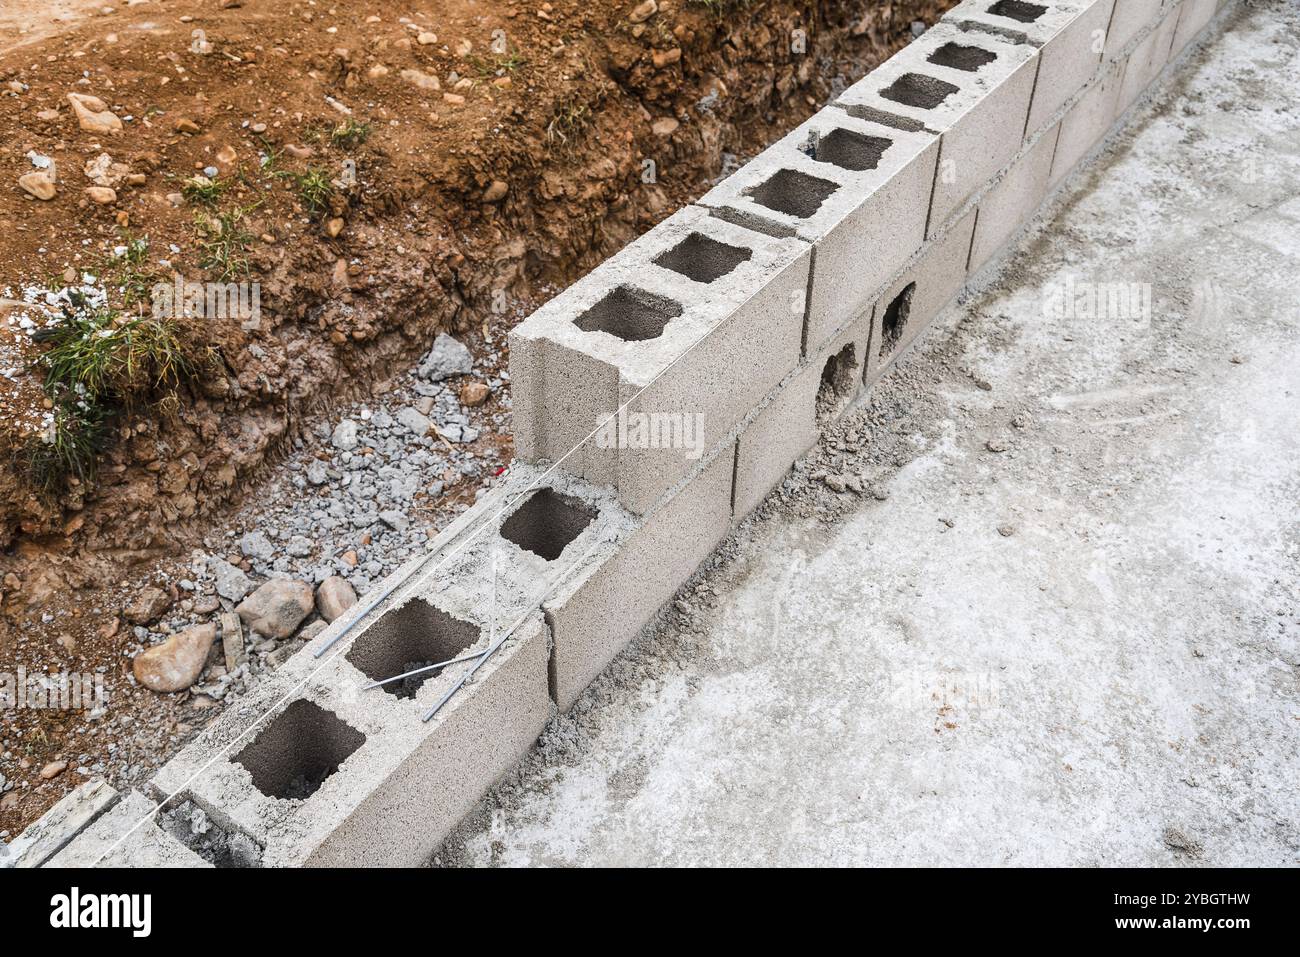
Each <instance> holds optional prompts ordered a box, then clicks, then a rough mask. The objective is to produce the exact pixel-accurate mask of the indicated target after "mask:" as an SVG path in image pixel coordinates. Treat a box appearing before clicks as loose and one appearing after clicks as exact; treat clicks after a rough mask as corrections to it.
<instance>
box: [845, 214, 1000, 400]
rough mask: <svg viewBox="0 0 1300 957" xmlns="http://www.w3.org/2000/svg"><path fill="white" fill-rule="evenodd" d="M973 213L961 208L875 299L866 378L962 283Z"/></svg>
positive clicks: (908, 340) (906, 346)
mask: <svg viewBox="0 0 1300 957" xmlns="http://www.w3.org/2000/svg"><path fill="white" fill-rule="evenodd" d="M977 215H978V214H977V211H976V210H974V209H971V210H969V211H968V212H966V213H965V214H964V215H963V216H962V217H961V218H960V219H958V220H956V221H955V222H953V223H952V224H951V225H950V226H949V227H948V229H947V231H946V232H944V233H943V234H942V235H939V236H936V237H935V238H934V239H932V240H931V241H930V242H928V243H927V244H926V245H925V248H924V249H922V250H921V252H920V253H919V254H918V255H917V257H916V259H915V261H914V262H913V263H912V264H911V265H910V266H909V267H908V268H907V269H906V270H905V271H904V273H903V275H902V276H900V277H899V278H898V279H896V280H895V281H894V283H893V284H892V285H891V286H890V288H889V289H887V290H886V291H885V293H884V295H882V296H881V297H880V301H879V302H878V303H877V304H876V308H875V311H874V315H873V322H872V333H871V348H870V350H869V352H868V354H867V357H866V372H865V376H864V379H865V382H866V383H867V384H868V385H870V384H872V383H874V382H875V381H876V380H877V379H879V378H880V376H881V375H882V374H883V373H884V371H885V370H886V369H888V368H889V366H890V364H891V363H893V362H895V361H896V360H897V359H898V358H899V357H900V356H902V355H903V354H904V353H905V352H906V351H907V350H908V349H909V348H910V347H911V346H912V343H914V342H915V341H916V339H917V338H918V337H919V336H920V335H921V333H922V332H924V331H925V329H926V328H927V327H928V326H929V325H930V323H931V322H932V321H933V320H934V318H935V316H937V315H938V314H939V312H940V311H941V310H942V309H943V307H944V306H946V305H947V304H948V303H950V302H951V301H952V300H953V298H954V297H955V296H956V295H957V293H958V292H960V291H961V288H962V286H963V285H964V284H965V282H966V276H967V271H968V263H969V260H970V253H971V246H972V241H973V236H974V231H975V223H976V219H977Z"/></svg>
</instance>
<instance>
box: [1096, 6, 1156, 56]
mask: <svg viewBox="0 0 1300 957" xmlns="http://www.w3.org/2000/svg"><path fill="white" fill-rule="evenodd" d="M1166 3H1167V0H1115V8H1114V10H1113V11H1112V12H1111V15H1110V27H1109V29H1107V31H1106V52H1105V58H1106V59H1107V60H1115V59H1118V58H1119V56H1120V55H1121V54H1122V53H1123V52H1124V49H1125V48H1126V47H1127V46H1128V45H1129V44H1130V43H1131V42H1133V40H1134V38H1136V37H1137V35H1138V34H1139V33H1141V32H1142V31H1143V30H1144V29H1145V28H1146V27H1148V26H1150V25H1152V24H1154V23H1155V22H1156V20H1158V19H1159V18H1160V12H1161V11H1162V10H1163V9H1164V8H1165V5H1166Z"/></svg>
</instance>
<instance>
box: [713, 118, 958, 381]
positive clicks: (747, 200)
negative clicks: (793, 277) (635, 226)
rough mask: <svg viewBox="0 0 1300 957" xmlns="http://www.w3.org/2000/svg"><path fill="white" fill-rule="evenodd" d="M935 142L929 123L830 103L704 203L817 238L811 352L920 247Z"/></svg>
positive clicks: (763, 225)
mask: <svg viewBox="0 0 1300 957" xmlns="http://www.w3.org/2000/svg"><path fill="white" fill-rule="evenodd" d="M938 151H939V141H938V138H937V137H936V136H935V135H934V134H932V133H928V132H924V131H914V130H913V131H909V130H901V129H896V128H892V127H888V126H882V125H880V124H879V123H875V122H869V121H865V120H860V119H857V118H854V117H852V116H850V115H849V114H847V113H846V112H844V111H843V110H840V109H835V108H827V109H824V110H822V111H821V112H820V113H818V114H817V115H816V116H814V117H813V118H812V119H810V120H808V121H807V122H806V123H804V124H803V125H801V126H799V127H797V128H796V129H795V130H794V131H792V132H791V133H790V134H789V135H787V136H785V137H784V138H782V139H781V140H779V141H778V142H777V143H775V144H773V145H772V146H770V147H768V149H766V150H765V151H764V152H763V153H761V154H760V155H759V156H758V157H756V158H755V159H753V160H751V161H750V162H749V163H747V164H746V165H745V166H743V167H742V168H741V169H739V170H738V171H737V172H735V173H733V174H732V175H731V176H729V177H728V178H727V179H726V180H724V181H723V182H722V183H721V184H719V185H718V186H717V187H715V188H714V189H713V190H711V191H710V192H709V193H707V194H706V195H705V196H704V198H703V199H701V200H700V204H701V205H702V206H707V207H709V208H710V209H712V210H714V212H715V214H716V215H717V216H718V217H720V218H724V219H727V220H730V221H733V222H739V223H744V224H746V225H749V226H751V227H752V228H755V229H760V230H763V231H766V232H769V233H771V234H773V235H778V236H797V237H798V238H800V239H802V240H805V241H806V242H808V243H811V244H812V245H813V246H814V250H815V251H814V259H813V266H812V288H811V290H810V292H809V296H808V311H807V317H808V322H807V330H806V333H805V336H804V350H803V351H804V354H805V355H812V354H814V353H816V352H817V351H818V349H819V348H820V347H821V345H822V344H823V343H824V342H825V341H826V339H827V338H829V337H830V336H831V335H833V334H834V333H835V331H836V330H838V329H840V328H841V327H843V326H844V325H845V324H846V323H848V322H850V321H851V320H852V319H854V318H855V317H857V316H859V315H861V313H862V312H863V310H865V309H866V308H868V307H869V306H870V304H871V302H872V301H873V300H874V298H875V295H876V293H877V291H878V290H879V287H880V286H882V285H883V284H884V283H885V282H887V281H888V279H889V277H890V276H891V275H892V274H893V273H894V272H896V271H897V270H898V269H899V268H901V267H902V265H903V264H904V263H906V262H907V260H908V258H909V257H910V256H911V255H912V254H913V253H914V252H915V251H916V250H917V249H919V248H920V246H921V242H922V241H923V239H924V237H925V221H926V215H927V211H928V209H929V204H930V192H931V189H932V187H933V184H934V171H935V161H936V159H937V157H938ZM792 368H793V367H792Z"/></svg>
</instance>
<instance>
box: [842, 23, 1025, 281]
mask: <svg viewBox="0 0 1300 957" xmlns="http://www.w3.org/2000/svg"><path fill="white" fill-rule="evenodd" d="M1037 70H1038V61H1037V51H1036V49H1035V48H1034V47H1032V46H1030V45H1028V44H1015V43H1010V42H1007V41H1005V40H1003V39H1002V38H1000V37H997V36H994V35H992V34H987V33H978V32H965V31H962V30H958V29H956V28H955V27H953V26H952V25H950V24H944V23H940V24H938V25H937V26H935V27H934V28H933V29H931V30H927V31H926V32H925V33H924V34H923V35H922V36H921V37H920V39H918V40H916V41H915V42H913V43H911V44H910V45H908V46H907V47H905V48H903V50H901V51H900V52H899V53H897V54H895V55H894V56H893V57H891V58H890V59H889V60H888V61H886V62H885V63H883V64H882V65H881V66H879V67H877V68H876V69H875V70H872V71H871V72H870V73H869V74H867V75H866V76H865V77H863V78H862V79H861V80H859V81H858V82H857V83H855V84H854V85H853V86H851V87H850V88H849V89H848V90H846V91H845V92H844V93H843V94H841V95H840V97H839V98H838V99H837V100H836V104H837V105H839V106H841V107H843V108H844V109H845V110H847V111H848V112H849V113H850V114H852V115H854V116H861V117H872V118H876V119H877V120H878V121H879V122H881V123H897V124H900V125H905V126H911V127H919V128H924V129H926V130H929V131H931V132H933V133H936V134H938V135H939V137H940V141H939V157H938V166H937V171H936V174H935V180H934V191H933V196H932V198H931V204H930V210H929V212H928V214H927V221H928V224H929V225H928V227H927V231H926V235H927V238H928V237H930V236H934V235H937V234H938V233H940V232H942V231H943V229H944V228H945V226H946V224H947V222H948V220H949V218H950V217H951V216H952V215H953V214H954V213H956V212H957V210H959V209H960V207H961V206H962V204H964V203H965V202H966V201H967V200H968V199H969V198H970V196H971V195H972V194H973V193H975V192H976V191H978V190H979V189H981V188H982V187H983V186H984V185H985V184H986V183H987V182H988V181H989V180H990V179H992V178H993V177H994V176H995V175H996V174H997V172H998V171H999V170H1000V169H1002V168H1003V167H1004V166H1005V165H1006V164H1007V163H1009V162H1010V161H1011V159H1012V157H1014V156H1015V155H1016V153H1017V151H1018V150H1019V149H1020V144H1021V141H1022V140H1023V138H1024V133H1025V121H1026V118H1027V116H1028V113H1029V103H1030V97H1031V95H1032V93H1033V88H1034V76H1035V74H1036V73H1037ZM914 251H915V250H913V252H914ZM899 265H901V264H897V263H896V264H895V268H897V267H898V266H899Z"/></svg>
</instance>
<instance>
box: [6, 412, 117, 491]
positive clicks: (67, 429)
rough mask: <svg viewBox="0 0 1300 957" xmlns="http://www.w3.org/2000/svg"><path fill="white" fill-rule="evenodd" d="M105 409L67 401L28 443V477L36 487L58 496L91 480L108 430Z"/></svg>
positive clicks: (26, 451) (52, 414) (26, 452)
mask: <svg viewBox="0 0 1300 957" xmlns="http://www.w3.org/2000/svg"><path fill="white" fill-rule="evenodd" d="M104 420H105V415H104V412H103V409H102V408H101V407H100V406H98V405H95V404H94V403H88V402H84V401H75V400H74V401H65V402H61V403H59V404H57V405H56V406H55V407H54V411H53V412H52V413H50V419H49V421H48V423H47V424H46V427H45V430H44V431H43V432H41V433H39V434H38V435H36V436H33V437H32V439H31V441H29V442H28V444H27V446H26V449H25V455H26V463H25V464H26V470H27V475H28V477H29V479H30V481H31V482H32V484H33V485H35V486H36V488H38V489H39V490H41V491H42V492H44V493H46V494H54V493H56V492H59V491H61V490H63V489H65V488H67V487H68V486H69V485H70V484H72V481H73V480H76V481H77V482H80V483H86V482H89V481H91V480H92V479H93V478H94V477H95V464H96V461H97V459H98V457H99V453H100V451H101V450H102V449H103V446H104V440H105V437H106V434H107V429H106V428H105V424H104Z"/></svg>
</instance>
